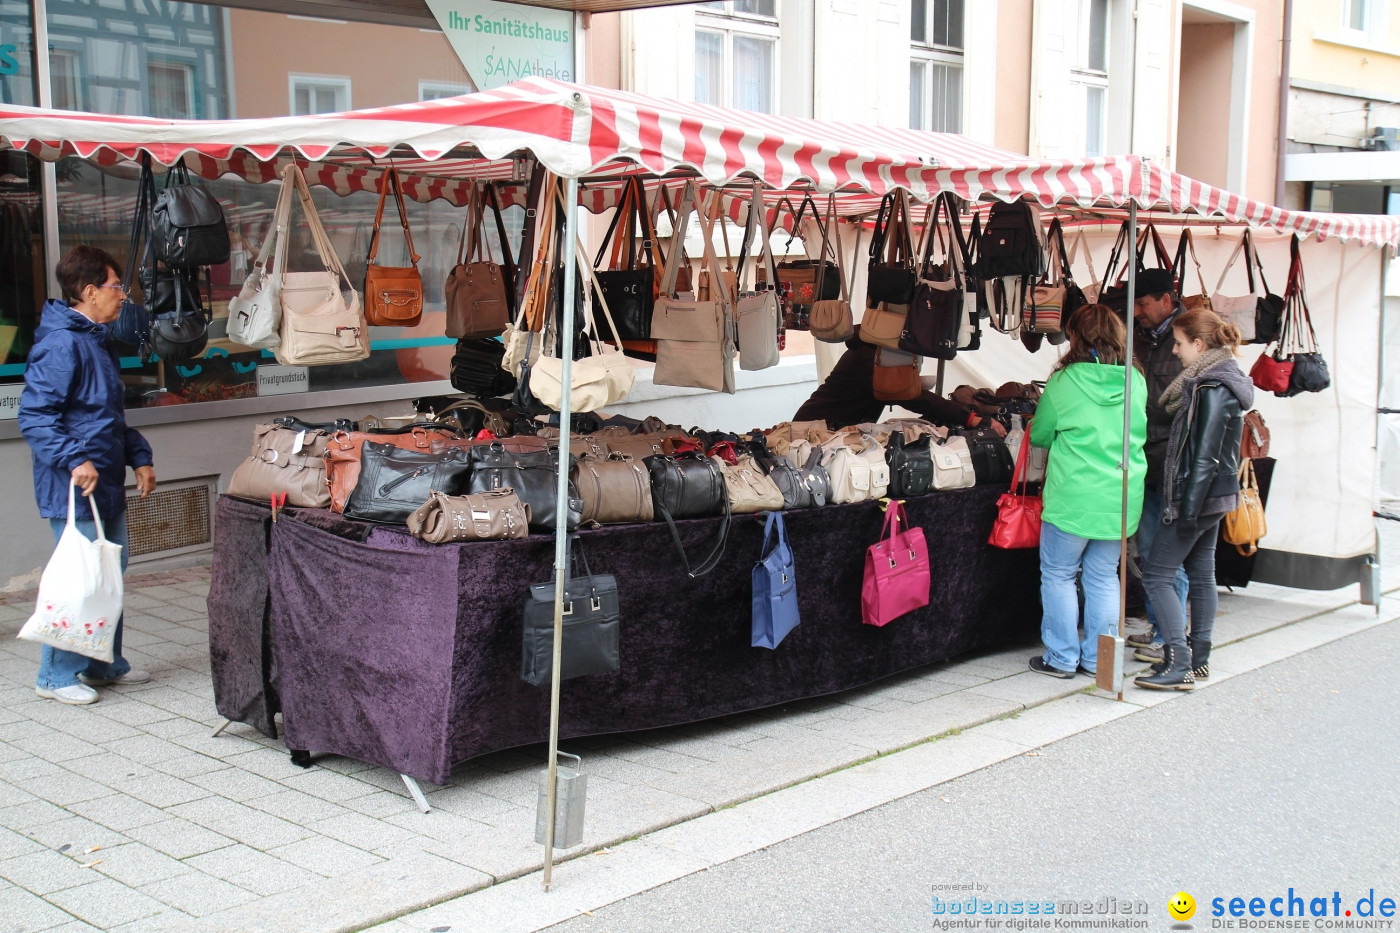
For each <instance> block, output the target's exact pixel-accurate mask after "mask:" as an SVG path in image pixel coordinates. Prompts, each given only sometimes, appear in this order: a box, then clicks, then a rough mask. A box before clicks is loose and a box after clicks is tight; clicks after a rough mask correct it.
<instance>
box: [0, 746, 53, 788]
mask: <svg viewBox="0 0 1400 933" xmlns="http://www.w3.org/2000/svg"><path fill="white" fill-rule="evenodd" d="M0 747H5V748H10V750H11V751H12V752H13V753H14V757H12V758H8V759H3V760H0V781H18V780H20V779H22V778H27V777H38V776H40V775H44V774H63V773H64V768H63V767H60V766H59V765H56V764H54V763H53V762H52V761H45V760H44V759H42V758H35V757H34V756H33V755H31V754H29V753H28V752H26V751H24V750H22V749H18V748H13V747H12V746H0Z"/></svg>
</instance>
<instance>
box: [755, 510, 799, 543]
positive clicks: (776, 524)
mask: <svg viewBox="0 0 1400 933" xmlns="http://www.w3.org/2000/svg"><path fill="white" fill-rule="evenodd" d="M775 528H776V529H777V533H778V543H779V544H781V545H783V546H784V547H786V548H788V549H789V550H790V549H791V545H789V544H788V536H787V523H786V522H784V521H783V513H782V512H779V511H777V510H776V509H775V510H774V511H772V512H769V513H768V518H767V519H766V520H765V521H764V522H763V544H761V545H759V548H758V552H759V553H760V554H767V553H768V542H769V541H770V540H771V539H772V537H773V531H774V529H775Z"/></svg>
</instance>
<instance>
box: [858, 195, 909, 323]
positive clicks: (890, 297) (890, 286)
mask: <svg viewBox="0 0 1400 933" xmlns="http://www.w3.org/2000/svg"><path fill="white" fill-rule="evenodd" d="M906 210H907V209H906V206H905V203H904V198H903V196H902V194H901V193H900V192H895V191H891V192H890V193H889V194H887V195H885V196H884V197H883V198H881V199H880V213H879V215H877V216H876V218H875V232H874V234H873V235H872V236H871V239H870V266H869V268H868V271H867V275H866V283H865V304H866V306H867V307H871V308H873V307H875V306H876V305H879V304H880V303H881V302H887V303H889V304H896V305H907V304H909V303H910V302H911V301H913V300H914V287H915V286H916V285H918V284H919V276H918V273H917V272H916V271H915V269H914V245H913V242H912V240H911V239H910V237H909V224H908V220H907V217H906V216H905V215H906ZM891 228H894V229H893V230H891Z"/></svg>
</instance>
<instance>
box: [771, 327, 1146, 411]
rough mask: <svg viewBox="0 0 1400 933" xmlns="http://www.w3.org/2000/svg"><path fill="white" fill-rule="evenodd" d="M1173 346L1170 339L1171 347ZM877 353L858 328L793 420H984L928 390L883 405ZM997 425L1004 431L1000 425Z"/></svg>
mask: <svg viewBox="0 0 1400 933" xmlns="http://www.w3.org/2000/svg"><path fill="white" fill-rule="evenodd" d="M1170 343H1171V341H1170V340H1168V344H1170ZM875 350H876V348H875V347H874V346H872V345H871V344H868V343H866V342H865V341H863V340H861V339H860V328H859V327H857V328H856V333H855V335H854V336H852V337H851V339H850V340H847V341H846V352H845V353H843V354H842V355H841V359H839V360H837V361H836V366H835V367H833V368H832V370H831V373H830V374H829V375H828V376H827V377H826V381H825V382H823V383H822V384H821V385H819V386H817V391H815V392H813V393H812V396H811V397H810V398H809V399H807V401H805V402H803V403H802V407H801V408H799V409H798V410H797V414H795V415H793V416H792V420H794V421H822V420H825V421H826V423H827V425H828V426H829V427H831V428H832V429H836V428H844V427H846V426H848V425H852V424H863V423H865V422H867V421H879V420H880V415H881V414H882V413H883V412H884V410H885V407H886V406H887V405H898V406H900V407H901V408H907V409H909V410H910V411H912V412H914V413H915V414H916V415H918V416H919V417H920V418H926V419H927V420H929V421H932V422H933V423H934V424H941V425H943V426H945V427H950V428H964V427H966V428H975V427H977V426H978V425H979V424H981V422H982V417H981V416H980V415H978V414H977V413H976V412H974V411H973V410H972V409H971V408H969V407H968V406H966V405H961V404H959V403H957V402H953V401H950V400H948V399H946V398H944V397H943V396H941V395H935V394H934V393H932V392H929V391H927V390H925V391H923V392H921V393H920V394H919V396H918V397H917V398H913V399H910V400H909V401H907V402H884V401H881V400H880V399H877V398H876V397H875V388H874V385H873V381H874V378H875ZM994 424H995V426H996V427H997V428H1001V425H1000V424H996V423H995V422H994ZM1168 424H1170V419H1169V420H1168ZM998 433H1000V434H1005V433H1006V431H1005V429H1004V428H1002V429H1001V430H999V431H998Z"/></svg>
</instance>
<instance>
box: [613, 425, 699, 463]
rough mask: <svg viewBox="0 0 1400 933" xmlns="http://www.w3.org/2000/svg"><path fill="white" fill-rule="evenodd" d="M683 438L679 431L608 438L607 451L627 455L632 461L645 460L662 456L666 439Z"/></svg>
mask: <svg viewBox="0 0 1400 933" xmlns="http://www.w3.org/2000/svg"><path fill="white" fill-rule="evenodd" d="M678 436H684V433H683V432H680V431H669V432H666V433H664V434H661V433H658V434H633V435H632V436H631V437H609V438H608V450H609V451H610V452H612V453H615V454H627V455H628V456H629V457H631V458H632V459H633V460H645V459H646V458H647V457H652V456H656V455H657V454H664V453H665V452H666V439H667V438H668V437H678Z"/></svg>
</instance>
